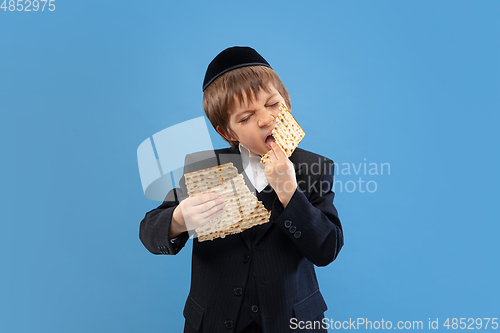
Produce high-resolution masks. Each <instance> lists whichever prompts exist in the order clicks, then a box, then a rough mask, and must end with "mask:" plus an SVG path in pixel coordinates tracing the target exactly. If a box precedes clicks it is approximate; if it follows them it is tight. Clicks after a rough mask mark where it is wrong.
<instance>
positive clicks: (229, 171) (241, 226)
mask: <svg viewBox="0 0 500 333" xmlns="http://www.w3.org/2000/svg"><path fill="white" fill-rule="evenodd" d="M185 180H186V187H187V189H188V194H189V195H190V196H192V195H195V194H204V193H210V192H215V193H217V194H218V195H220V196H221V197H223V198H224V201H225V206H224V209H223V211H222V213H221V214H219V215H217V216H216V217H215V218H213V219H212V220H211V221H210V222H208V223H207V224H205V225H204V226H202V227H199V228H196V229H195V231H196V233H197V236H198V241H199V242H203V241H206V240H213V239H215V238H218V237H221V238H224V237H226V236H227V235H232V234H236V233H240V232H242V231H243V230H246V229H248V228H251V227H253V226H256V225H259V224H263V223H267V222H269V216H270V215H271V213H270V212H268V211H267V210H266V208H265V207H264V205H263V204H262V203H261V202H260V201H258V200H257V197H256V196H255V195H254V194H253V193H252V192H250V190H249V189H248V187H247V186H246V185H245V181H244V179H243V175H242V174H238V169H236V168H235V167H234V166H233V164H232V163H226V164H223V165H219V166H215V167H212V168H208V169H204V170H200V171H196V172H191V173H187V174H185Z"/></svg>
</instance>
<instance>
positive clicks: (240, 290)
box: [234, 287, 243, 296]
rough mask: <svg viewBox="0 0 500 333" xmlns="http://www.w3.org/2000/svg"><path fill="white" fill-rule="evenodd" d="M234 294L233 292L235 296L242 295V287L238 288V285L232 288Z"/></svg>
mask: <svg viewBox="0 0 500 333" xmlns="http://www.w3.org/2000/svg"><path fill="white" fill-rule="evenodd" d="M234 294H235V295H236V296H241V295H243V288H240V287H237V288H234Z"/></svg>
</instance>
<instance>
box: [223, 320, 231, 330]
mask: <svg viewBox="0 0 500 333" xmlns="http://www.w3.org/2000/svg"><path fill="white" fill-rule="evenodd" d="M224 327H225V328H227V329H228V330H230V329H231V328H233V321H232V320H226V321H225V322H224Z"/></svg>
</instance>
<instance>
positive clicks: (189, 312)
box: [182, 295, 205, 331]
mask: <svg viewBox="0 0 500 333" xmlns="http://www.w3.org/2000/svg"><path fill="white" fill-rule="evenodd" d="M182 314H183V315H184V318H186V321H187V322H188V323H189V324H190V325H191V326H192V327H193V328H194V329H195V330H196V331H199V330H200V328H201V323H202V321H203V315H204V314H205V309H204V308H203V307H202V306H201V305H199V304H198V303H197V302H196V301H195V300H194V299H193V298H192V297H191V295H189V296H188V299H187V301H186V305H185V306H184V311H183V313H182Z"/></svg>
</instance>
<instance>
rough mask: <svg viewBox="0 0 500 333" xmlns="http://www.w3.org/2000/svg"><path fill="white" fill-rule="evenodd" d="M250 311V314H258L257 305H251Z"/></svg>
mask: <svg viewBox="0 0 500 333" xmlns="http://www.w3.org/2000/svg"><path fill="white" fill-rule="evenodd" d="M251 309H252V312H253V313H257V312H259V307H258V306H257V305H252V308H251Z"/></svg>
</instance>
